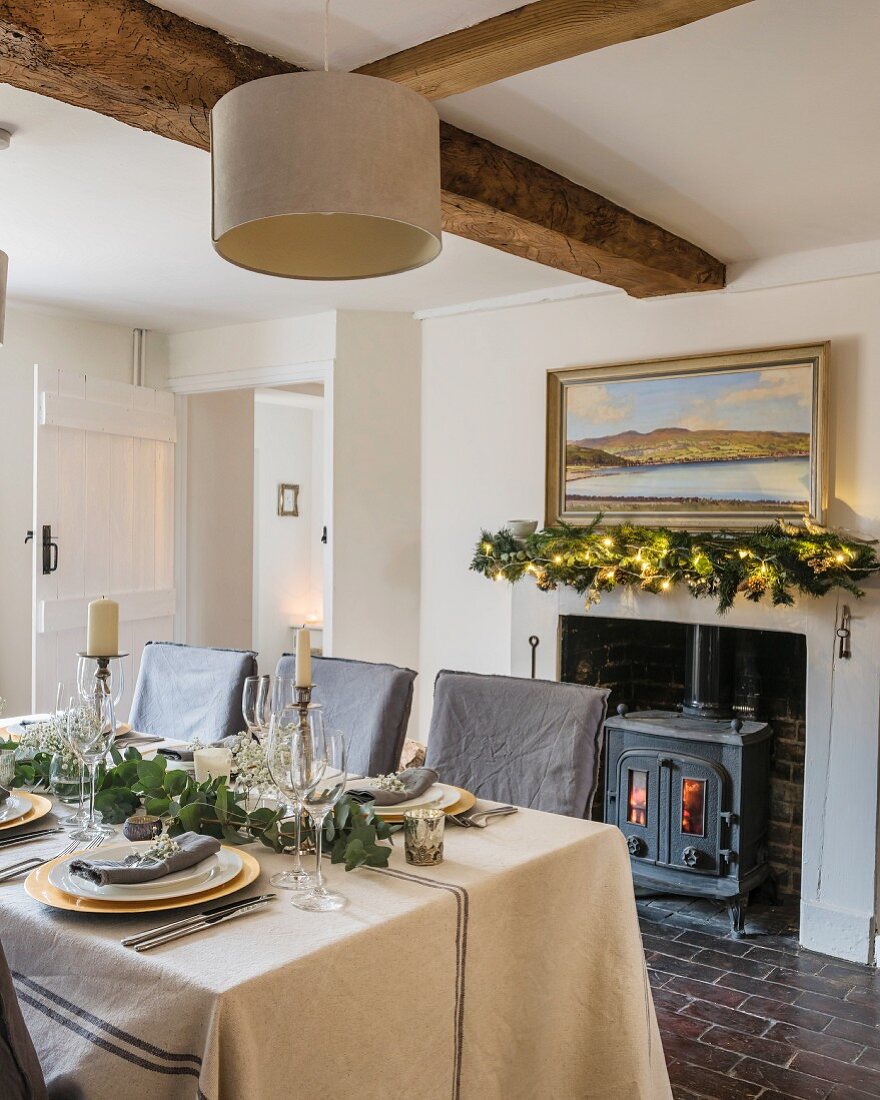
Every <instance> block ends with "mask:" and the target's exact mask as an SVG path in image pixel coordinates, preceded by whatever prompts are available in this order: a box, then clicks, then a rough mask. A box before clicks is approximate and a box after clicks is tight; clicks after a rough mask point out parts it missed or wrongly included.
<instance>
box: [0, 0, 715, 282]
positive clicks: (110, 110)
mask: <svg viewBox="0 0 880 1100" xmlns="http://www.w3.org/2000/svg"><path fill="white" fill-rule="evenodd" d="M619 2H622V0H618V3H619ZM631 2H632V3H635V0H631ZM645 2H651V0H645ZM539 6H540V5H539ZM292 71H298V70H297V69H296V66H293V65H290V64H287V63H286V62H283V61H279V60H278V59H277V58H274V57H269V56H266V55H265V54H261V53H259V52H258V51H256V50H253V49H250V48H249V47H246V46H240V45H237V44H236V43H233V42H231V41H230V40H229V39H227V38H225V37H224V36H223V35H221V34H219V33H217V32H216V31H213V30H210V29H208V28H206V27H200V26H197V25H196V24H194V23H191V22H190V21H189V20H187V19H183V18H182V17H180V16H177V15H173V14H171V13H170V12H166V11H163V10H162V9H159V8H156V7H154V6H153V5H151V4H148V3H146V2H145V0H64V3H58V0H0V82H6V83H9V84H12V85H14V86H16V87H18V88H24V89H25V90H27V91H32V92H38V93H40V94H41V95H47V96H51V97H52V98H54V99H59V100H62V101H63V102H65V103H71V104H74V105H75V106H78V107H86V108H88V109H90V110H93V111H98V112H100V113H101V114H104V115H109V116H110V117H111V118H115V119H118V120H119V121H121V122H125V123H128V124H129V125H132V126H137V127H139V128H140V129H142V130H149V131H151V132H153V133H156V134H161V135H162V136H163V137H168V138H172V139H174V140H176V141H182V142H186V143H187V144H189V145H194V146H196V147H198V148H201V149H207V148H208V145H209V126H208V118H209V114H210V110H211V108H212V107H213V105H214V104H215V103H216V102H217V100H218V99H219V98H220V96H222V95H223V94H224V93H225V92H227V91H228V90H229V89H230V88H233V87H235V86H236V85H238V84H243V83H246V82H247V81H249V80H254V79H257V78H259V77H261V76H270V75H272V74H274V73H279V72H292ZM441 170H442V185H443V225H444V229H446V231H447V232H450V233H455V234H458V235H459V236H462V237H468V238H469V239H471V240H474V241H478V242H479V243H481V244H486V245H490V246H492V247H493V248H499V249H502V250H503V251H505V252H510V253H512V254H514V255H517V256H523V257H526V258H527V259H531V260H535V261H537V262H538V263H543V264H547V265H548V266H550V267H555V268H558V269H560V270H563V271H568V272H572V273H573V274H576V275H582V276H586V277H588V278H591V279H596V280H597V281H599V282H604V283H608V284H610V285H612V286H617V287H622V288H623V289H624V290H626V291H628V293H630V294H632V295H634V296H636V297H648V296H651V295H657V294H675V293H680V292H682V291H694V290H713V289H719V288H721V287H722V286H723V285H724V267H723V265H722V264H721V263H720V262H719V261H718V260H715V259H714V258H713V257H711V256H709V255H708V254H707V253H705V252H704V251H703V250H702V249H700V248H698V247H697V246H696V245H693V244H690V243H689V242H688V241H685V240H682V239H681V238H680V237H677V236H675V234H673V233H670V232H668V231H667V230H664V229H661V228H660V227H659V226H656V225H653V224H652V223H651V222H648V221H646V220H645V219H643V218H639V217H637V216H636V215H634V214H631V213H629V212H628V211H626V210H624V209H623V208H622V207H619V206H617V205H615V204H614V203H612V202H610V201H609V200H607V199H604V198H602V197H601V196H600V195H596V194H595V193H594V192H592V191H589V190H588V189H587V188H585V187H581V186H580V185H578V184H576V183H573V182H572V181H570V180H566V179H565V178H564V177H562V176H559V175H557V174H556V173H555V172H551V171H550V170H549V169H547V168H544V167H542V166H541V165H540V164H536V163H535V162H534V161H531V160H529V159H528V158H526V157H523V156H519V155H518V154H515V153H511V152H509V151H508V150H506V149H502V148H501V147H500V146H497V145H495V144H493V143H492V142H490V141H486V140H485V139H484V138H480V137H477V136H476V135H474V134H468V133H466V132H465V131H463V130H458V129H457V128H456V127H454V126H449V125H446V124H443V126H442V128H441Z"/></svg>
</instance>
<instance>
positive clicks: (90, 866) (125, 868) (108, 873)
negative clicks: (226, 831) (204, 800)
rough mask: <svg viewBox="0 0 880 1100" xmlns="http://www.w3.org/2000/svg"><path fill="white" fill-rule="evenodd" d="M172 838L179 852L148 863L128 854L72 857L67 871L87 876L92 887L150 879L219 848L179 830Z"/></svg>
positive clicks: (206, 838)
mask: <svg viewBox="0 0 880 1100" xmlns="http://www.w3.org/2000/svg"><path fill="white" fill-rule="evenodd" d="M174 839H175V840H176V841H177V843H178V844H179V845H180V851H179V852H175V853H174V854H173V855H170V856H169V857H168V858H167V859H151V860H149V861H148V862H135V860H133V859H132V857H131V856H129V857H128V858H126V859H122V860H113V859H75V860H73V861H72V862H71V864H70V873H71V874H72V875H79V876H80V877H81V878H87V879H88V880H89V881H90V882H94V883H95V885H96V886H126V885H131V884H133V883H137V882H152V881H153V880H154V879H157V878H164V876H165V875H170V874H171V873H172V872H173V871H183V870H185V869H186V868H187V867H192V866H194V865H195V864H196V863H201V861H202V860H203V859H207V858H208V856H212V855H214V853H215V852H219V851H220V841H219V840H215V839H214V837H212V836H199V834H198V833H181V834H180V836H177V837H175V838H174Z"/></svg>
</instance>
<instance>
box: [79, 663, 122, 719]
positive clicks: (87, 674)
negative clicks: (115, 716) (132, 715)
mask: <svg viewBox="0 0 880 1100" xmlns="http://www.w3.org/2000/svg"><path fill="white" fill-rule="evenodd" d="M109 667H110V669H111V678H110V683H111V684H112V686H113V706H114V707H118V706H119V700H120V699H121V698H122V695H123V693H124V691H125V662H124V661H123V660H121V659H120V658H118V657H114V658H112V659H111V663H110V666H109ZM76 689H77V691H78V693H79V696H80V698H81V699H91V698H92V696H93V695H94V694H95V692H96V691H100V690H101V681H100V680H96V679H95V658H94V657H80V658H79V659H78V662H77V666H76Z"/></svg>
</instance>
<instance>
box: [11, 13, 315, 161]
mask: <svg viewBox="0 0 880 1100" xmlns="http://www.w3.org/2000/svg"><path fill="white" fill-rule="evenodd" d="M296 71H300V70H298V69H297V66H295V65H290V64H288V63H287V62H284V61H279V60H278V58H276V57H269V56H267V55H266V54H262V53H260V52H259V51H258V50H252V49H251V48H250V47H249V46H240V45H238V43H236V42H232V41H231V40H230V39H228V38H225V37H224V36H223V35H222V34H218V33H217V32H216V31H212V30H210V29H209V28H207V27H200V26H199V25H198V24H196V23H191V22H190V21H189V20H188V19H184V18H182V17H181V16H179V15H174V14H173V13H172V12H170V11H165V10H164V9H162V8H157V7H154V6H153V5H152V4H147V3H145V2H144V0H0V82H3V83H6V84H12V85H14V86H15V87H16V88H24V89H25V90H26V91H29V92H39V93H40V95H46V96H50V97H51V98H53V99H60V100H62V101H63V102H64V103H72V104H73V105H74V106H76V107H87V108H88V109H89V110H90V111H98V112H99V113H100V114H103V115H109V116H110V117H111V118H115V119H118V120H119V121H120V122H126V123H128V124H129V125H130V126H137V127H139V128H140V129H141V130H150V131H152V132H153V133H154V134H161V135H162V136H163V137H168V138H173V139H174V140H175V141H183V142H186V144H187V145H195V146H198V148H200V149H207V148H208V146H209V136H208V135H209V126H208V118H209V113H210V110H211V108H212V107H213V106H214V104H215V103H216V102H217V100H218V99H219V98H220V97H221V96H222V95H225V93H226V92H228V91H229V90H230V88H234V87H235V86H236V85H238V84H244V83H245V82H246V81H248V80H256V79H258V78H259V77H261V76H272V75H273V74H275V73H283V72H296Z"/></svg>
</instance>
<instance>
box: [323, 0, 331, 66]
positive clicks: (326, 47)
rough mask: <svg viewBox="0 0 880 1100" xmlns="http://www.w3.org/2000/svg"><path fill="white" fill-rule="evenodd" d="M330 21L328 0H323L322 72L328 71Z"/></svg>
mask: <svg viewBox="0 0 880 1100" xmlns="http://www.w3.org/2000/svg"><path fill="white" fill-rule="evenodd" d="M329 22H330V0H324V72H325V73H328V72H330V35H329V33H328V29H327V28H328V24H329Z"/></svg>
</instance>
